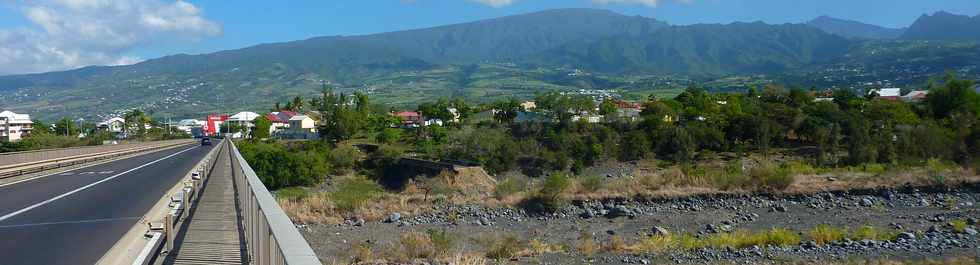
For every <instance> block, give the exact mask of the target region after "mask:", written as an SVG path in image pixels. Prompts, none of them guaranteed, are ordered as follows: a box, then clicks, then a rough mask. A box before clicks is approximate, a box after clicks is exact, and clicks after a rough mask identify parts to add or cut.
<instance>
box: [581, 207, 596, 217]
mask: <svg viewBox="0 0 980 265" xmlns="http://www.w3.org/2000/svg"><path fill="white" fill-rule="evenodd" d="M579 216H581V217H582V218H585V219H590V218H593V217H595V211H593V210H592V209H585V211H584V212H582V213H581V214H579Z"/></svg>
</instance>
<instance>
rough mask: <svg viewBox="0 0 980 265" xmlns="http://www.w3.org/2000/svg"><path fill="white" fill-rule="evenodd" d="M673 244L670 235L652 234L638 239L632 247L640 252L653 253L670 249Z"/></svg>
mask: <svg viewBox="0 0 980 265" xmlns="http://www.w3.org/2000/svg"><path fill="white" fill-rule="evenodd" d="M691 238H693V237H691ZM675 245H676V244H675V241H674V239H673V238H672V236H670V235H653V236H651V237H647V238H644V239H642V240H640V241H639V242H637V243H636V245H634V246H633V247H632V248H633V249H634V250H636V251H637V252H640V253H646V254H655V253H663V252H664V251H667V250H669V249H672V248H674V246H675ZM692 249H693V248H692Z"/></svg>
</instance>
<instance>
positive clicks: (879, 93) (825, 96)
mask: <svg viewBox="0 0 980 265" xmlns="http://www.w3.org/2000/svg"><path fill="white" fill-rule="evenodd" d="M868 95H869V96H875V97H876V98H880V99H884V100H892V101H904V102H910V103H912V102H922V101H923V100H925V99H926V96H928V95H929V90H913V91H910V92H909V93H907V94H905V95H902V89H901V88H881V89H872V90H868ZM813 96H814V101H833V100H834V91H831V90H826V91H820V92H813Z"/></svg>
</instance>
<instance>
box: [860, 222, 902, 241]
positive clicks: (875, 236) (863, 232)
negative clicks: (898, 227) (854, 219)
mask: <svg viewBox="0 0 980 265" xmlns="http://www.w3.org/2000/svg"><path fill="white" fill-rule="evenodd" d="M897 236H898V234H896V233H893V232H888V231H883V230H881V229H878V228H876V227H874V226H871V225H862V226H861V227H858V229H857V230H854V233H853V234H852V235H851V239H853V240H865V239H867V240H894V239H895V238H897Z"/></svg>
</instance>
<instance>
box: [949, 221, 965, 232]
mask: <svg viewBox="0 0 980 265" xmlns="http://www.w3.org/2000/svg"><path fill="white" fill-rule="evenodd" d="M950 224H951V225H952V228H953V232H954V233H960V234H962V233H965V232H966V229H967V228H968V227H969V226H968V225H967V223H966V220H963V219H956V220H953V221H952V222H950Z"/></svg>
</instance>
